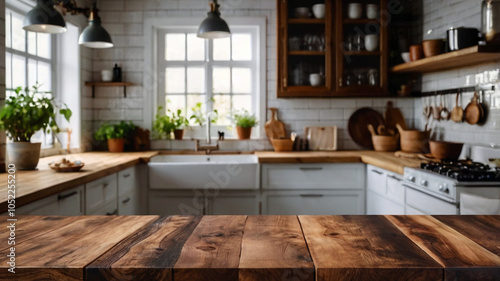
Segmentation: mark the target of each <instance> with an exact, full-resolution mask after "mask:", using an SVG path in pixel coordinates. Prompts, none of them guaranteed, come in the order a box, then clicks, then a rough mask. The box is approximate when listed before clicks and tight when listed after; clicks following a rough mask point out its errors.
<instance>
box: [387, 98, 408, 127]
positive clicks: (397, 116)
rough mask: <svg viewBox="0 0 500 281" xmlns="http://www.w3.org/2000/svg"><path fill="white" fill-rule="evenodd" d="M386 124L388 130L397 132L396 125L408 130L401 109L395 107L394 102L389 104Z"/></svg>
mask: <svg viewBox="0 0 500 281" xmlns="http://www.w3.org/2000/svg"><path fill="white" fill-rule="evenodd" d="M384 117H385V124H386V128H387V129H392V130H396V124H399V125H401V127H402V128H403V129H404V130H406V122H405V118H404V117H403V113H401V110H399V108H396V107H394V105H393V103H392V101H389V102H387V109H386V110H385V116H384Z"/></svg>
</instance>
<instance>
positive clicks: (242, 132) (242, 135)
mask: <svg viewBox="0 0 500 281" xmlns="http://www.w3.org/2000/svg"><path fill="white" fill-rule="evenodd" d="M236 131H237V132H238V138H239V139H240V140H248V139H250V135H251V134H252V127H250V128H243V127H239V126H237V127H236Z"/></svg>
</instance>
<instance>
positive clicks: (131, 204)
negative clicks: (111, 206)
mask: <svg viewBox="0 0 500 281" xmlns="http://www.w3.org/2000/svg"><path fill="white" fill-rule="evenodd" d="M138 202H139V200H138V196H137V192H135V191H131V192H129V193H127V194H123V195H121V196H120V197H118V215H120V216H130V215H137V214H139V211H138Z"/></svg>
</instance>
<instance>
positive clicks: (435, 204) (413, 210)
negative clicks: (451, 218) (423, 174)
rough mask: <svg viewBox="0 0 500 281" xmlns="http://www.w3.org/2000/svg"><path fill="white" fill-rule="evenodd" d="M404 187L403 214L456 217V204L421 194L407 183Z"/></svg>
mask: <svg viewBox="0 0 500 281" xmlns="http://www.w3.org/2000/svg"><path fill="white" fill-rule="evenodd" d="M403 186H404V187H405V194H406V196H405V214H407V215H413V214H425V215H458V214H459V208H458V203H457V202H453V201H451V200H445V199H442V198H438V197H436V196H433V195H431V194H428V193H425V192H422V191H421V190H418V188H415V187H413V186H411V185H409V184H407V183H404V184H403Z"/></svg>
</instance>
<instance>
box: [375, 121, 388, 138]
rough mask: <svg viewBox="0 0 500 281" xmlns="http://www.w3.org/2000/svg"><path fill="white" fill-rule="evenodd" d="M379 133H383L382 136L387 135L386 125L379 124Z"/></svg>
mask: <svg viewBox="0 0 500 281" xmlns="http://www.w3.org/2000/svg"><path fill="white" fill-rule="evenodd" d="M377 134H379V135H381V136H386V135H387V131H386V130H385V126H384V125H382V124H380V125H378V127H377Z"/></svg>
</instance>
